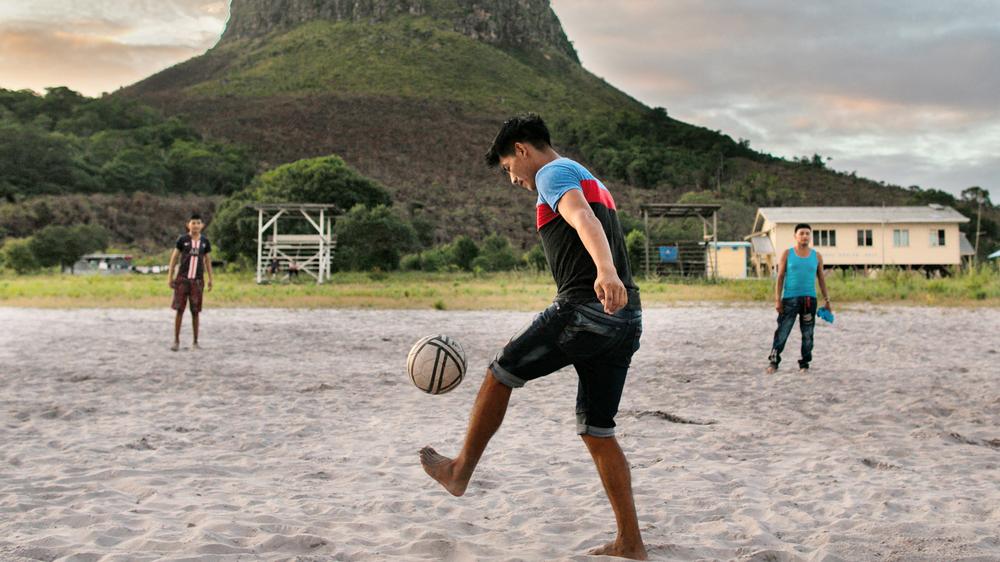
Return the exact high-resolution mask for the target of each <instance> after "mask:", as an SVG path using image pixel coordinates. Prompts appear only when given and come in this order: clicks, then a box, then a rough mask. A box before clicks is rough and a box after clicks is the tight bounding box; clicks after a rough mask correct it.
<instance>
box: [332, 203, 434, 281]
mask: <svg viewBox="0 0 1000 562" xmlns="http://www.w3.org/2000/svg"><path fill="white" fill-rule="evenodd" d="M335 231H336V233H337V255H336V258H335V262H336V263H337V266H338V268H339V269H352V270H361V271H370V270H373V269H381V270H383V271H389V270H393V269H397V268H398V267H399V258H400V256H402V255H403V254H405V253H406V252H410V251H413V250H415V249H416V247H417V233H416V232H415V231H414V230H413V227H412V226H410V225H409V223H407V222H406V221H404V220H403V219H401V218H400V217H398V216H396V215H395V214H394V213H393V212H392V209H390V208H389V207H387V206H386V205H378V206H376V207H375V208H373V209H368V208H367V207H365V206H364V205H360V204H359V205H355V206H354V208H352V209H351V210H350V211H349V212H348V213H347V214H346V215H344V216H342V217H340V218H339V219H338V220H337V226H336V227H335Z"/></svg>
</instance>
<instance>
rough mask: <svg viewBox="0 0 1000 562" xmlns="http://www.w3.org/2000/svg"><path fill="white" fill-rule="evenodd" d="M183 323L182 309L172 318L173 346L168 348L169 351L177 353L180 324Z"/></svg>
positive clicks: (179, 339) (179, 343)
mask: <svg viewBox="0 0 1000 562" xmlns="http://www.w3.org/2000/svg"><path fill="white" fill-rule="evenodd" d="M183 321H184V309H183V308H182V309H180V310H178V311H177V316H175V317H174V345H172V346H170V350H171V351H177V350H178V349H179V348H180V346H181V323H182V322H183Z"/></svg>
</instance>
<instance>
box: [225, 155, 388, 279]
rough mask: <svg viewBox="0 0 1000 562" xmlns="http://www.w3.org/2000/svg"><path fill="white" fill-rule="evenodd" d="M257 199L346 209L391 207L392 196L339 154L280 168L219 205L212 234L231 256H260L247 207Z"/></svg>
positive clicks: (339, 243) (253, 218)
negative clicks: (316, 204) (317, 204)
mask: <svg viewBox="0 0 1000 562" xmlns="http://www.w3.org/2000/svg"><path fill="white" fill-rule="evenodd" d="M252 203H321V204H327V205H330V204H332V205H336V206H337V207H339V208H340V209H345V210H346V209H353V208H354V207H355V206H357V205H362V206H366V207H376V206H378V205H389V204H391V203H392V199H391V197H390V196H389V192H388V191H387V190H386V189H385V188H384V187H382V185H381V184H379V183H378V182H376V181H374V180H371V179H368V178H366V177H364V176H362V175H361V174H359V173H357V172H356V171H354V170H353V169H351V168H350V167H348V166H347V164H345V163H344V161H343V160H341V159H340V158H338V157H336V156H324V157H321V158H310V159H306V160H298V161H296V162H292V163H290V164H285V165H283V166H278V167H277V168H275V169H273V170H271V171H269V172H266V173H264V174H262V175H261V176H259V177H258V178H256V179H255V180H254V181H253V182H251V184H250V185H249V186H247V187H246V188H245V189H242V190H240V191H237V192H235V193H233V194H232V195H230V196H229V198H228V199H226V200H225V201H224V202H223V203H222V204H221V205H220V206H219V209H218V211H217V213H216V215H215V218H214V220H213V221H212V224H210V225H209V228H208V235H209V237H210V238H212V240H213V241H215V243H216V246H217V248H218V249H219V253H220V255H222V256H223V257H224V258H226V259H229V260H236V259H237V258H239V257H241V256H242V257H244V258H248V259H255V257H256V255H257V217H256V216H254V214H253V213H251V212H249V211H248V210H247V208H246V207H247V205H249V204H252ZM338 222H339V221H338ZM293 228H294V227H293ZM303 228H305V227H304V226H303ZM286 232H287V231H286ZM313 232H315V231H313ZM288 233H289V234H292V233H294V232H288ZM302 233H308V231H307V230H303V232H302ZM342 245H343V241H338V248H337V251H338V253H339V252H340V251H341V249H342V248H341V246H342ZM396 261H397V263H398V257H397V258H396Z"/></svg>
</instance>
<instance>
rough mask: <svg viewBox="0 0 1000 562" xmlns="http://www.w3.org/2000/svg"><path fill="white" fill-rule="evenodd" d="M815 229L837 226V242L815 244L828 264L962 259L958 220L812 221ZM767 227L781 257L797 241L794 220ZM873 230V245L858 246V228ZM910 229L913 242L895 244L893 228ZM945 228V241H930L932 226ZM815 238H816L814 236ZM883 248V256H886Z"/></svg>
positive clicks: (915, 263)
mask: <svg viewBox="0 0 1000 562" xmlns="http://www.w3.org/2000/svg"><path fill="white" fill-rule="evenodd" d="M810 226H812V228H813V233H814V235H815V232H816V231H817V230H835V231H836V232H837V245H836V246H835V247H830V246H815V248H816V250H817V251H819V252H820V253H821V254H823V263H824V264H826V265H862V266H882V265H883V264H884V265H898V266H907V265H913V266H918V265H958V264H959V263H961V254H960V250H959V242H958V236H959V230H958V225H957V224H955V223H898V224H893V223H885V224H882V223H873V224H854V223H838V224H822V223H816V224H811V225H810ZM764 228H765V230H766V231H767V232H768V234H769V236H770V237H771V243H772V244H773V245H774V249H775V252H777V253H778V256H779V257H780V255H781V253H782V252H784V251H785V250H786V249H788V248H790V247H792V246H794V245H795V232H794V230H793V229H794V228H795V225H794V224H778V225H775V224H773V223H771V222H766V223H765V226H764ZM861 229H870V230H871V231H872V245H871V246H870V247H863V246H858V230H861ZM895 229H902V230H908V231H909V238H910V244H909V246H907V247H899V248H897V247H895V245H894V242H893V230H895ZM938 229H942V230H944V231H945V245H944V246H938V247H933V246H931V244H930V233H931V231H932V230H938ZM814 242H815V240H814ZM883 251H884V258H883Z"/></svg>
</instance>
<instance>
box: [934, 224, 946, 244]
mask: <svg viewBox="0 0 1000 562" xmlns="http://www.w3.org/2000/svg"><path fill="white" fill-rule="evenodd" d="M944 245H945V244H944V229H943V228H935V229H932V230H931V246H944Z"/></svg>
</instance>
